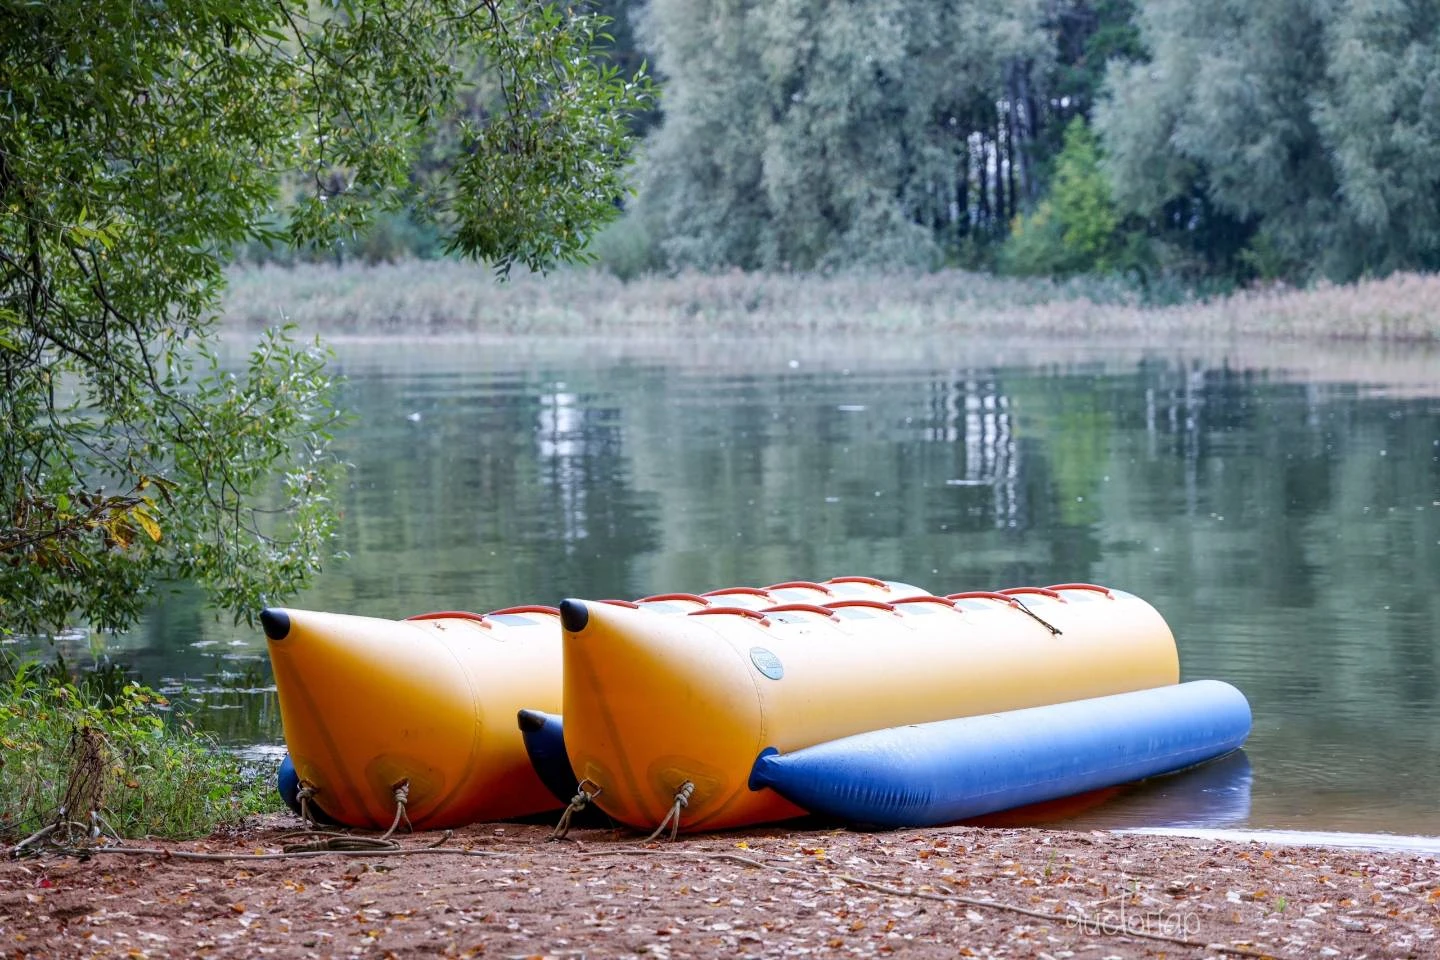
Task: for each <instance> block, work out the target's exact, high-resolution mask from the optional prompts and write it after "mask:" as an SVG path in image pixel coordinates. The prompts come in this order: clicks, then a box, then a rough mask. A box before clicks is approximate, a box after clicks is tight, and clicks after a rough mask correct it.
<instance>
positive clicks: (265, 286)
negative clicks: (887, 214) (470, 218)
mask: <svg viewBox="0 0 1440 960" xmlns="http://www.w3.org/2000/svg"><path fill="white" fill-rule="evenodd" d="M1182 300H1183V298H1182ZM224 313H225V318H226V323H227V324H230V325H233V326H236V327H241V328H257V327H264V326H270V325H274V324H276V323H280V322H282V321H290V322H294V323H296V324H298V325H299V326H300V328H301V329H303V330H306V331H311V332H321V333H328V334H359V335H408V336H418V335H433V334H466V333H473V334H483V335H506V334H539V335H545V334H553V335H570V334H584V335H602V336H607V337H626V336H635V337H655V336H673V335H676V334H698V333H715V334H728V335H743V336H765V335H791V334H806V333H821V334H835V333H851V332H853V333H880V334H921V333H926V334H930V333H947V332H953V333H982V334H986V335H996V334H1004V335H1009V336H1017V337H1035V336H1044V337H1062V338H1063V337H1107V338H1127V339H1136V338H1141V339H1147V340H1166V341H1171V340H1176V339H1187V340H1206V339H1214V338H1234V337H1246V338H1256V339H1282V340H1373V341H1388V342H1440V276H1437V275H1433V274H1395V275H1393V276H1391V277H1388V278H1386V279H1384V280H1370V281H1364V282H1361V283H1357V284H1353V285H1347V286H1331V285H1323V284H1322V285H1318V286H1315V287H1313V288H1308V289H1294V288H1286V287H1270V288H1266V289H1262V290H1252V291H1243V292H1240V293H1237V294H1234V295H1231V296H1228V297H1222V298H1215V299H1209V300H1194V301H1184V302H1180V303H1177V304H1175V305H1170V306H1152V305H1146V304H1145V303H1143V302H1142V299H1141V297H1140V295H1139V294H1138V293H1137V292H1136V291H1134V290H1133V289H1130V288H1128V287H1126V286H1125V285H1124V284H1122V283H1120V282H1118V281H1107V280H1099V279H1094V278H1078V279H1075V280H1071V281H1066V282H1063V283H1057V282H1054V281H1049V280H1039V279H1019V278H1011V277H997V276H992V275H989V274H980V273H968V272H964V271H958V270H946V271H940V272H936V273H890V274H880V273H859V272H857V273H837V274H825V275H819V274H810V275H799V274H760V273H741V272H733V273H725V274H699V273H682V274H679V275H677V276H654V275H651V276H644V277H639V278H636V279H633V280H630V281H628V282H624V281H621V280H619V279H617V278H615V277H614V276H611V275H609V274H606V273H603V272H601V271H598V270H597V271H588V270H569V271H562V272H558V273H555V274H551V275H549V276H545V277H541V276H532V275H516V276H515V277H514V278H512V279H511V280H510V281H509V282H508V283H498V282H496V281H495V280H494V279H493V278H492V277H491V275H490V273H489V272H488V271H487V270H486V269H485V268H484V267H481V266H476V265H469V264H461V263H455V262H451V261H423V262H421V261H411V262H405V263H398V264H381V265H376V266H369V267H366V266H354V265H352V266H342V267H333V266H325V265H306V266H299V267H294V268H287V267H276V266H265V267H250V268H237V269H235V270H232V272H231V274H230V288H229V291H228V294H227V296H226V300H225V304H224Z"/></svg>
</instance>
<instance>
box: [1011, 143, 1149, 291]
mask: <svg viewBox="0 0 1440 960" xmlns="http://www.w3.org/2000/svg"><path fill="white" fill-rule="evenodd" d="M1120 225H1121V224H1120V215H1119V213H1118V212H1117V210H1116V207H1115V201H1114V200H1113V199H1112V198H1111V196H1110V181H1109V180H1108V179H1107V178H1106V176H1105V172H1104V171H1103V170H1102V169H1101V167H1100V150H1099V145H1098V144H1097V143H1096V140H1095V135H1094V134H1093V133H1091V131H1090V128H1089V127H1088V126H1086V124H1085V121H1084V119H1082V118H1080V117H1076V118H1075V119H1074V120H1072V121H1071V122H1070V126H1069V127H1067V128H1066V130H1065V148H1064V149H1063V150H1062V151H1061V152H1060V155H1059V156H1058V157H1057V158H1056V161H1055V178H1054V181H1053V183H1052V184H1051V187H1050V194H1049V196H1047V197H1046V198H1045V199H1044V200H1043V201H1041V202H1040V204H1039V205H1038V206H1037V207H1036V209H1035V211H1034V212H1033V213H1031V214H1028V215H1026V216H1022V217H1019V218H1018V219H1017V220H1016V221H1015V224H1014V227H1013V229H1012V232H1011V235H1010V238H1009V240H1007V241H1006V245H1005V248H1004V250H1003V252H1002V256H1001V259H1002V262H1003V263H1004V264H1005V266H1006V267H1007V268H1008V269H1009V270H1011V271H1012V272H1015V273H1021V274H1045V275H1060V276H1064V275H1068V274H1074V273H1111V272H1114V271H1116V270H1118V269H1121V268H1122V266H1124V264H1123V262H1122V254H1123V252H1124V250H1125V248H1126V242H1125V238H1124V236H1123V235H1122V233H1121V230H1120Z"/></svg>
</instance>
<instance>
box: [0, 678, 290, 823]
mask: <svg viewBox="0 0 1440 960" xmlns="http://www.w3.org/2000/svg"><path fill="white" fill-rule="evenodd" d="M167 707H168V704H167V703H166V701H165V699H164V697H162V696H160V695H159V694H157V693H155V692H154V691H153V690H150V689H148V688H146V687H143V686H141V685H139V684H137V683H134V682H124V683H123V684H121V685H118V689H113V690H110V691H105V690H103V689H102V685H101V684H97V683H95V682H93V681H92V680H89V679H87V680H86V681H82V682H81V683H76V682H75V681H73V680H71V679H70V678H69V676H68V675H67V674H66V672H65V670H64V667H63V665H60V666H58V667H57V666H55V665H49V666H46V665H41V664H38V663H34V662H29V663H23V664H17V663H15V662H13V661H9V660H6V661H4V662H0V747H3V748H4V749H3V752H0V764H3V765H0V839H4V840H6V841H9V842H14V841H15V840H16V839H18V838H21V837H24V836H27V835H29V834H31V833H33V832H35V831H36V830H39V829H40V828H42V827H44V826H47V825H49V824H51V823H53V822H55V821H56V820H57V819H58V818H60V817H61V808H62V807H63V806H64V805H65V802H66V799H67V796H68V798H69V799H70V800H71V802H72V803H75V802H76V798H79V799H81V800H83V804H82V805H83V806H85V807H87V808H88V807H89V806H91V805H92V804H94V803H98V804H99V807H100V812H101V816H102V817H103V818H104V820H105V821H106V823H108V824H109V826H110V827H111V828H113V829H114V830H115V831H116V832H118V833H119V834H120V835H121V836H123V837H138V836H158V837H168V838H173V839H181V838H187V837H197V836H204V835H206V834H209V833H211V832H213V831H214V830H215V829H217V828H219V827H224V826H234V825H238V824H239V823H240V822H241V821H242V820H243V819H244V818H245V817H246V816H249V815H251V814H255V813H259V812H262V811H264V810H268V809H273V808H274V807H275V806H276V805H277V804H276V801H275V799H274V797H275V794H274V791H273V789H271V788H270V785H269V783H268V782H265V781H262V780H260V779H259V778H257V777H256V776H255V775H254V774H253V772H247V771H246V770H244V769H243V768H242V764H241V762H240V760H239V759H238V758H237V757H235V756H233V755H231V754H228V753H225V752H224V751H221V750H219V749H218V748H217V747H216V745H215V743H214V742H213V741H212V740H210V739H209V738H208V737H206V736H204V735H202V734H199V733H197V732H195V731H194V730H191V729H190V728H189V726H188V724H186V723H185V722H184V721H176V720H173V719H171V720H167V718H166V710H167ZM64 817H65V818H66V819H69V820H73V821H77V822H81V823H84V824H87V825H88V823H89V810H88V809H84V810H74V809H72V810H66V811H65V812H64Z"/></svg>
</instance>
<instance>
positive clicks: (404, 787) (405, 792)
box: [380, 777, 415, 843]
mask: <svg viewBox="0 0 1440 960" xmlns="http://www.w3.org/2000/svg"><path fill="white" fill-rule="evenodd" d="M392 789H393V790H394V792H395V819H394V820H393V821H391V823H390V829H389V830H386V831H385V835H384V836H382V837H381V838H380V840H381V842H382V843H383V842H385V841H387V840H389V839H390V835H391V834H392V833H394V832H395V828H396V827H398V826H400V820H401V818H404V820H405V829H406V830H409V831H410V832H411V833H414V832H415V827H414V825H412V824H411V823H410V815H409V814H408V813H406V812H405V804H406V803H408V802H409V801H410V778H409V777H406V778H405V779H404V780H401V781H400V782H399V783H397V784H395V786H394V787H393V788H392Z"/></svg>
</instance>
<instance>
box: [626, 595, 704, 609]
mask: <svg viewBox="0 0 1440 960" xmlns="http://www.w3.org/2000/svg"><path fill="white" fill-rule="evenodd" d="M665 600H689V601H690V602H691V603H698V604H700V606H702V607H708V606H709V605H710V601H709V600H706V599H705V598H704V597H702V596H699V595H698V594H694V593H657V594H655V596H653V597H641V598H640V602H641V603H660V602H662V601H665Z"/></svg>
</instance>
